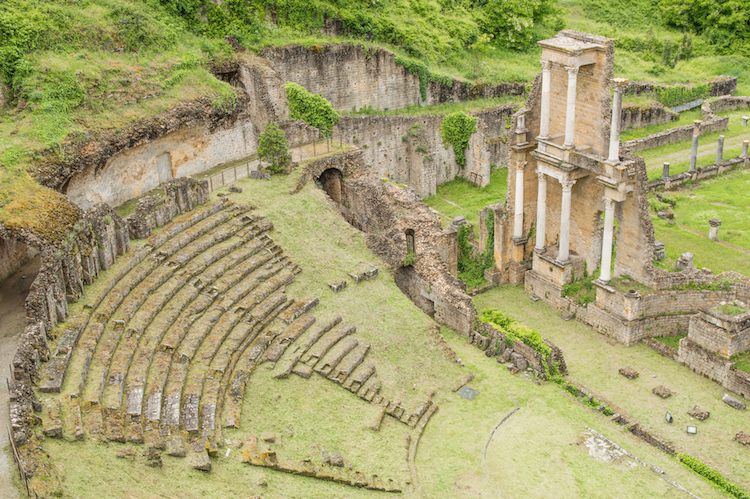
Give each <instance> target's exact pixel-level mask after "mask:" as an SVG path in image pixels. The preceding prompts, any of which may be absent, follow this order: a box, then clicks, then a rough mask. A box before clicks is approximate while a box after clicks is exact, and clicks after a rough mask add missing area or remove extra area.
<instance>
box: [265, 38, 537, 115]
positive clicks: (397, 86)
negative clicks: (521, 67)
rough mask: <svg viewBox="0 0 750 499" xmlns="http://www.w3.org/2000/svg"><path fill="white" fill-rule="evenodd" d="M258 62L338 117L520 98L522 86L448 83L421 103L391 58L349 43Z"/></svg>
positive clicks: (292, 49)
mask: <svg viewBox="0 0 750 499" xmlns="http://www.w3.org/2000/svg"><path fill="white" fill-rule="evenodd" d="M263 57H265V58H266V60H268V61H269V63H270V65H271V66H272V67H273V68H274V70H276V72H278V74H279V76H280V77H281V79H282V80H283V81H293V82H296V83H299V84H300V85H302V86H303V87H305V88H306V89H307V90H308V91H310V92H313V93H316V94H320V95H322V96H323V97H325V98H326V99H328V100H329V101H330V102H331V104H333V107H334V108H336V109H337V110H339V111H349V110H352V109H362V108H364V107H372V108H373V109H381V110H386V109H400V108H403V107H406V106H414V105H418V104H421V105H432V104H439V103H443V102H456V101H464V100H469V99H475V98H489V97H497V96H500V95H523V94H524V93H525V84H524V83H501V84H499V85H484V84H480V85H474V84H470V83H467V82H462V81H458V80H452V81H451V83H450V84H449V85H447V84H445V83H442V82H439V81H433V82H430V83H428V84H427V98H426V99H424V100H423V99H422V96H421V93H420V89H419V78H418V77H417V76H415V75H413V74H411V73H409V72H408V71H407V70H406V69H405V68H404V67H403V66H401V65H400V64H397V63H396V61H395V56H394V55H393V54H392V53H390V52H388V51H387V50H384V49H379V48H368V47H364V46H361V45H354V44H351V43H346V44H330V45H318V46H313V47H311V48H307V47H303V46H301V45H288V46H286V47H271V48H267V49H265V50H264V51H263Z"/></svg>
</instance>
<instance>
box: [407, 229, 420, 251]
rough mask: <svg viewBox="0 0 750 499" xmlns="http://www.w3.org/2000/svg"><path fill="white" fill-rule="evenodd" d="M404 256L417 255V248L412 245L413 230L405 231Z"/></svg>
mask: <svg viewBox="0 0 750 499" xmlns="http://www.w3.org/2000/svg"><path fill="white" fill-rule="evenodd" d="M406 254H407V255H410V254H411V255H414V256H416V255H417V246H416V244H415V243H414V230H413V229H406Z"/></svg>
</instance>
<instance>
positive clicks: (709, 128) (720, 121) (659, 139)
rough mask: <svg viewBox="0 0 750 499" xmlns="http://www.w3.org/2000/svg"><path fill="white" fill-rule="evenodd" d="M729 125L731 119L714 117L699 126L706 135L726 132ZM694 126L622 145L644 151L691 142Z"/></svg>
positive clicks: (628, 148)
mask: <svg viewBox="0 0 750 499" xmlns="http://www.w3.org/2000/svg"><path fill="white" fill-rule="evenodd" d="M728 125H729V118H727V117H723V118H721V117H714V118H712V119H709V120H708V121H704V122H703V123H701V124H700V125H699V131H700V135H706V134H707V133H713V132H718V131H719V130H726V129H727V126H728ZM693 128H694V125H685V126H680V127H675V128H670V129H669V130H665V131H663V132H659V133H655V134H653V135H649V136H647V137H643V138H640V139H633V140H628V141H626V142H623V143H622V146H623V147H624V148H625V149H627V150H628V151H632V152H635V151H641V150H643V149H650V148H652V147H659V146H663V145H667V144H674V143H676V142H681V141H683V140H689V139H691V138H692V137H693Z"/></svg>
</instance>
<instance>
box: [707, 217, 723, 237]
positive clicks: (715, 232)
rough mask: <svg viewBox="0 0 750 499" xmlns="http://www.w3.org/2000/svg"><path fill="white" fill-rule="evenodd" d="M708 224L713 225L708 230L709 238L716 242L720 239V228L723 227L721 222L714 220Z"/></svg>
mask: <svg viewBox="0 0 750 499" xmlns="http://www.w3.org/2000/svg"><path fill="white" fill-rule="evenodd" d="M708 223H709V225H711V228H710V229H709V230H708V238H709V239H710V240H712V241H716V240H717V239H719V226H720V225H721V220H719V219H717V218H712V219H711V220H709V221H708Z"/></svg>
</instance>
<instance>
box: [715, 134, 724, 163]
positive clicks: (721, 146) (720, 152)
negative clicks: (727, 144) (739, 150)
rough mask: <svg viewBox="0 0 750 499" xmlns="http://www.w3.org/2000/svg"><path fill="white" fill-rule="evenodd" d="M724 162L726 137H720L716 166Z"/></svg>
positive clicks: (717, 146)
mask: <svg viewBox="0 0 750 499" xmlns="http://www.w3.org/2000/svg"><path fill="white" fill-rule="evenodd" d="M723 160H724V136H723V135H719V143H718V144H717V145H716V164H717V165H718V164H719V163H721V162H722V161H723Z"/></svg>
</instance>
